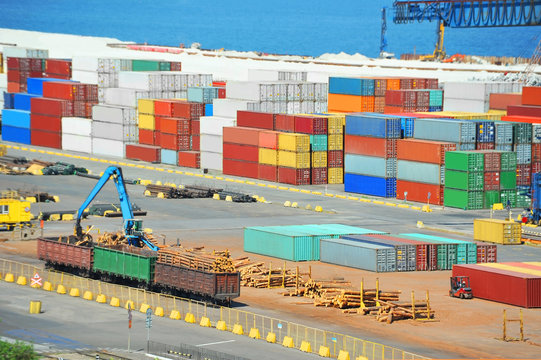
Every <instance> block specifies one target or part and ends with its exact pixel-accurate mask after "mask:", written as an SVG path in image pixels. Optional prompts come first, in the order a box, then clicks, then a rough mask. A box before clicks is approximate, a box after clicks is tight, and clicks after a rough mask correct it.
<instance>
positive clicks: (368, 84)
mask: <svg viewBox="0 0 541 360" xmlns="http://www.w3.org/2000/svg"><path fill="white" fill-rule="evenodd" d="M374 87H375V85H374V79H359V78H342V77H331V78H329V93H330V94H343V95H357V96H373V95H374Z"/></svg>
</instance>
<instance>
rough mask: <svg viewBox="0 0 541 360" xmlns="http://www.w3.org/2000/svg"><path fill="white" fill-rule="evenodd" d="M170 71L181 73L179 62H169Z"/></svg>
mask: <svg viewBox="0 0 541 360" xmlns="http://www.w3.org/2000/svg"><path fill="white" fill-rule="evenodd" d="M170 64H171V71H182V63H181V62H180V61H171V62H170Z"/></svg>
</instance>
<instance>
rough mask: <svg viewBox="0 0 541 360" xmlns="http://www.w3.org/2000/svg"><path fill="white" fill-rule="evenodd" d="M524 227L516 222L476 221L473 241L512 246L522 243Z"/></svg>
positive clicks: (474, 222) (497, 220)
mask: <svg viewBox="0 0 541 360" xmlns="http://www.w3.org/2000/svg"><path fill="white" fill-rule="evenodd" d="M521 238H522V225H521V224H520V223H516V222H514V221H506V220H499V219H475V220H474V221H473V239H474V240H477V241H486V242H491V243H496V244H503V245H511V244H521V243H522V239H521Z"/></svg>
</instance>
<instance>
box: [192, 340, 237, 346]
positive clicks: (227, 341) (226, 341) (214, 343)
mask: <svg viewBox="0 0 541 360" xmlns="http://www.w3.org/2000/svg"><path fill="white" fill-rule="evenodd" d="M233 341H235V340H224V341H217V342H212V343H207V344H199V345H195V346H197V347H200V346H209V345H218V344H225V343H230V342H233Z"/></svg>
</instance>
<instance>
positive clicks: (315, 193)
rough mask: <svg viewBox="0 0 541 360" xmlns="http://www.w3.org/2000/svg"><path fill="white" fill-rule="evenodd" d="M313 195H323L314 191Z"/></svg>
mask: <svg viewBox="0 0 541 360" xmlns="http://www.w3.org/2000/svg"><path fill="white" fill-rule="evenodd" d="M312 195H323V194H322V192H321V191H312Z"/></svg>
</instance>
